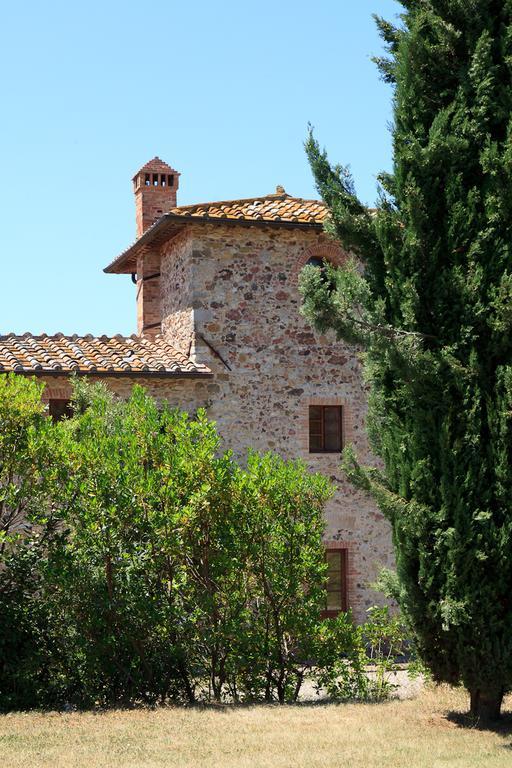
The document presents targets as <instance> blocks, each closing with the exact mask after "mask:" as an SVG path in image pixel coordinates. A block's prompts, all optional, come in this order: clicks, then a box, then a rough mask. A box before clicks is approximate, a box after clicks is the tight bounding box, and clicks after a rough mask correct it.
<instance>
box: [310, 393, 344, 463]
mask: <svg viewBox="0 0 512 768" xmlns="http://www.w3.org/2000/svg"><path fill="white" fill-rule="evenodd" d="M342 448H343V414H342V407H341V405H310V406H309V452H310V453H340V452H341V449H342Z"/></svg>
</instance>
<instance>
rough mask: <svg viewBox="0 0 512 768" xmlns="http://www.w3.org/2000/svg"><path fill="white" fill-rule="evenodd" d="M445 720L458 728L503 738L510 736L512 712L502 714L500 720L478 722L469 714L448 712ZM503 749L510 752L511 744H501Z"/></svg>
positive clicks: (511, 732) (476, 718)
mask: <svg viewBox="0 0 512 768" xmlns="http://www.w3.org/2000/svg"><path fill="white" fill-rule="evenodd" d="M445 717H446V719H447V720H448V721H449V722H450V723H453V724H454V725H456V726H457V727H458V728H466V729H468V730H475V731H488V732H492V733H497V734H498V735H499V736H503V737H504V738H505V737H507V736H510V734H512V712H510V711H509V712H503V713H502V715H501V718H500V719H499V720H496V721H494V722H493V721H487V720H480V718H478V717H475V716H474V715H471V714H470V713H469V712H456V711H450V712H447V713H446V715H445ZM502 746H503V749H510V750H512V742H510V743H508V744H503V745H502Z"/></svg>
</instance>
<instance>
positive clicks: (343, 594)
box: [324, 548, 348, 617]
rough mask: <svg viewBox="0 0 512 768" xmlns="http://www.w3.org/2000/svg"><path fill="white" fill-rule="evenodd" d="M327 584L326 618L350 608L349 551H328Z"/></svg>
mask: <svg viewBox="0 0 512 768" xmlns="http://www.w3.org/2000/svg"><path fill="white" fill-rule="evenodd" d="M325 559H326V561H327V584H326V597H325V610H324V616H325V617H331V616H337V615H338V614H339V613H341V611H346V610H347V608H348V602H347V550H346V549H341V548H340V549H327V550H326V552H325Z"/></svg>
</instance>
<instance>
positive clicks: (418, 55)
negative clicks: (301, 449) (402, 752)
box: [302, 0, 512, 719]
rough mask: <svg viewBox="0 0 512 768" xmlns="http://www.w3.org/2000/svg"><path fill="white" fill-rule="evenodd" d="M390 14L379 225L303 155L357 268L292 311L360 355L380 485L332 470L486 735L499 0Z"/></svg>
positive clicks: (500, 429) (506, 506) (509, 598)
mask: <svg viewBox="0 0 512 768" xmlns="http://www.w3.org/2000/svg"><path fill="white" fill-rule="evenodd" d="M402 6H403V13H402V15H401V17H400V21H399V22H398V24H397V25H396V26H395V25H393V24H390V23H388V22H386V21H384V20H383V19H381V18H376V21H377V25H378V27H379V29H380V32H381V34H382V37H383V38H384V40H385V43H386V45H387V49H388V55H387V56H386V57H385V58H381V59H379V60H378V61H377V64H378V66H379V68H380V70H381V73H382V75H383V77H384V79H385V80H386V81H387V82H389V83H391V84H392V86H393V90H394V126H393V139H394V162H393V173H392V174H383V175H382V176H381V177H380V184H381V193H380V196H379V201H378V206H377V209H376V210H375V211H370V210H368V209H367V208H366V207H365V206H363V205H362V204H361V203H360V201H359V200H358V198H357V196H356V194H355V191H354V186H353V182H352V179H351V177H350V174H349V173H348V171H347V170H346V169H344V168H341V167H339V166H336V167H333V166H331V165H330V164H329V161H328V159H327V156H326V154H325V152H322V151H321V150H320V148H319V145H318V143H317V141H316V140H315V138H314V137H313V135H312V134H310V136H309V139H308V141H307V144H306V148H307V152H308V156H309V160H310V163H311V166H312V169H313V172H314V176H315V179H316V183H317V187H318V190H319V192H320V194H321V196H322V197H323V199H324V200H325V202H326V203H327V205H328V206H329V208H330V211H331V219H330V222H329V224H328V226H329V229H330V231H331V233H332V234H333V235H334V236H335V237H336V238H338V239H339V240H341V242H342V243H343V244H344V245H345V247H346V248H347V249H348V250H350V252H351V253H353V254H354V255H355V257H356V258H357V260H358V261H359V262H360V263H362V265H363V268H362V269H361V267H360V266H358V264H357V261H356V260H354V261H349V262H348V263H347V264H346V265H345V266H344V267H343V268H342V269H341V270H338V271H334V270H332V269H330V268H329V267H325V268H324V269H321V270H319V269H318V268H315V267H312V266H310V267H306V268H305V270H304V272H303V275H302V291H303V295H304V312H305V314H306V316H307V317H309V318H310V319H311V320H312V321H313V322H314V323H315V324H316V326H317V327H318V328H320V329H325V328H328V327H332V328H334V329H335V330H336V331H337V333H338V336H339V337H341V338H344V339H346V340H349V341H351V342H355V343H357V344H360V345H361V347H362V349H363V350H364V357H365V364H366V369H367V373H368V376H369V380H370V382H371V397H370V416H369V428H370V435H371V439H372V442H373V447H374V449H375V451H376V453H377V454H378V455H379V456H380V457H381V458H382V460H383V467H384V469H383V470H382V471H377V470H369V469H364V468H362V467H360V466H358V464H357V461H356V459H355V457H354V456H347V457H346V465H347V467H348V468H349V472H350V474H351V476H352V477H353V479H354V480H355V481H356V482H358V483H359V484H360V485H362V486H364V487H365V488H367V489H368V490H369V491H370V492H371V493H372V494H373V495H374V497H375V498H376V499H377V501H378V503H379V504H380V506H381V508H382V509H383V511H384V512H385V514H386V515H387V517H388V519H389V520H390V523H391V526H392V532H393V541H394V545H395V553H396V561H397V573H398V586H397V599H398V601H399V604H400V606H401V608H402V609H403V611H404V613H405V615H406V617H407V618H408V620H409V621H410V624H411V626H412V627H413V629H414V632H415V636H416V639H417V644H418V649H419V651H420V653H421V655H422V657H423V659H424V661H425V662H426V663H427V665H428V666H429V668H430V669H431V671H432V673H433V675H434V678H435V679H436V680H438V681H446V682H449V683H459V682H462V683H463V684H464V685H465V686H466V687H467V689H468V690H469V692H470V694H471V711H472V713H473V714H475V715H478V716H480V717H481V718H491V719H493V718H496V717H498V716H499V713H500V709H501V703H502V699H503V695H504V693H505V692H506V691H508V690H510V689H511V688H512V2H511V1H510V0H402Z"/></svg>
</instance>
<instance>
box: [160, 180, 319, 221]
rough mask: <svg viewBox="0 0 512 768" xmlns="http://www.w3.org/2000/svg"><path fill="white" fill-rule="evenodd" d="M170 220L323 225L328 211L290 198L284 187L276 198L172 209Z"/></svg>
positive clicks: (220, 202)
mask: <svg viewBox="0 0 512 768" xmlns="http://www.w3.org/2000/svg"><path fill="white" fill-rule="evenodd" d="M167 215H168V216H187V217H188V216H193V217H194V218H201V219H205V218H206V219H238V220H240V219H244V220H245V221H254V222H286V223H290V224H297V223H299V224H317V225H319V224H323V221H324V219H325V217H326V215H327V208H326V206H325V204H324V203H323V202H322V201H321V200H303V199H302V198H301V197H290V195H287V194H286V192H285V191H284V189H283V188H282V187H278V188H277V190H276V192H275V194H271V195H264V196H263V197H250V198H247V199H244V200H221V201H218V202H214V203H196V204H194V205H181V206H179V207H178V208H171V210H170V211H169V212H168V214H167Z"/></svg>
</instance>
